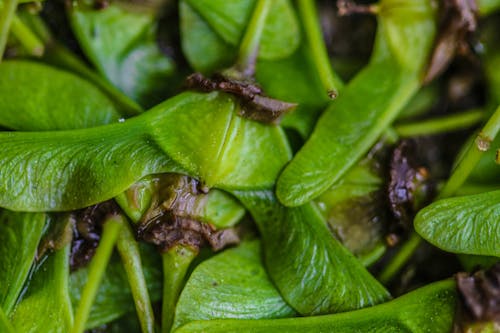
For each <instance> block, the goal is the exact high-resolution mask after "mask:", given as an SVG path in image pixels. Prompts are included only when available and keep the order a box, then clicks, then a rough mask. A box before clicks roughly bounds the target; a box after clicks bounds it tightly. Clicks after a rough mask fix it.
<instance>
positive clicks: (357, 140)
mask: <svg viewBox="0 0 500 333" xmlns="http://www.w3.org/2000/svg"><path fill="white" fill-rule="evenodd" d="M393 2H394V0H384V1H382V2H381V8H382V9H381V13H380V16H379V29H378V32H377V37H376V45H375V50H374V52H373V54H372V58H371V61H370V64H369V65H368V66H367V67H365V68H364V69H363V70H362V71H361V72H360V73H359V74H358V75H357V76H356V77H355V78H354V79H352V80H351V81H350V82H349V84H348V85H347V86H346V87H345V88H344V89H343V90H342V92H341V94H340V96H339V97H338V98H337V99H336V100H335V101H334V102H333V103H331V105H330V106H329V107H328V109H327V110H326V111H325V112H324V113H323V115H322V116H321V117H320V119H319V120H318V123H317V124H316V127H315V129H314V131H313V133H312V134H311V136H310V138H309V140H308V141H307V142H306V143H305V145H304V146H303V147H302V149H301V150H300V151H299V152H298V153H297V155H296V156H295V157H294V159H293V160H292V162H291V163H290V164H289V165H288V166H287V167H286V168H285V170H284V171H283V173H282V174H281V176H280V178H279V179H278V182H277V189H276V192H277V196H278V198H279V200H280V201H281V202H282V203H284V204H285V205H287V206H298V205H301V204H303V203H305V202H308V201H309V200H311V199H313V198H315V197H317V196H318V195H320V194H321V193H322V192H324V191H325V190H326V189H328V188H329V187H330V186H331V185H333V184H334V183H335V182H336V181H338V180H339V179H340V178H341V177H342V176H343V175H344V174H345V173H346V172H347V171H348V170H349V168H350V167H352V166H353V165H354V164H355V163H356V162H357V161H358V160H359V159H360V158H361V157H362V156H363V155H364V154H365V153H366V152H367V151H368V149H369V148H370V147H371V146H372V145H373V144H374V143H375V142H376V140H377V139H378V138H379V137H380V135H381V134H382V133H383V131H384V130H385V128H387V126H389V125H390V123H391V122H392V121H393V120H394V119H395V118H396V116H397V115H398V113H399V112H400V111H401V109H402V108H403V107H404V106H405V105H406V104H407V102H408V100H409V99H410V98H411V97H412V96H413V95H414V94H415V93H416V91H417V90H418V88H419V86H420V84H421V82H420V76H421V74H422V71H423V70H424V66H423V63H422V62H421V60H420V59H419V60H412V58H411V57H416V56H417V55H421V54H424V55H425V54H427V52H429V51H430V48H431V43H432V41H433V36H434V32H435V31H434V30H435V23H434V7H433V5H432V4H431V1H429V0H426V1H416V0H412V1H406V2H404V4H402V3H401V2H399V1H396V2H397V4H396V3H393ZM399 13H401V15H402V16H404V17H405V18H407V19H405V20H399V19H395V18H394V17H396V16H397V15H399ZM412 13H413V14H414V16H412ZM417 35H418V36H417ZM402 40H408V41H412V42H415V43H416V44H415V45H412V46H411V48H409V49H408V50H406V49H405V50H404V51H405V52H407V51H408V52H414V53H409V54H410V55H409V56H408V57H409V58H407V57H406V56H405V55H401V53H400V52H399V50H400V49H397V51H396V46H395V45H396V43H397V42H398V41H402ZM403 45H405V44H403ZM398 47H400V46H398ZM422 52H425V53H422ZM405 54H406V53H405ZM423 58H425V59H426V58H427V57H423Z"/></svg>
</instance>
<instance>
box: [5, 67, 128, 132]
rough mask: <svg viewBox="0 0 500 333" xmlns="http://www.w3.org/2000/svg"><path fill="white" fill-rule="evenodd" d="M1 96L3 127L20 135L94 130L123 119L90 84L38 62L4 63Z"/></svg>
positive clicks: (109, 102) (104, 96)
mask: <svg viewBox="0 0 500 333" xmlns="http://www.w3.org/2000/svg"><path fill="white" fill-rule="evenodd" d="M0 95H1V96H2V98H1V99H0V126H4V127H8V128H11V129H16V130H21V131H37V130H40V131H41V130H59V129H73V128H84V127H93V126H97V125H101V124H107V123H112V122H116V121H118V119H119V118H120V114H119V113H118V112H117V111H116V110H115V107H114V106H113V104H112V102H111V101H110V100H109V99H108V98H107V97H106V95H104V94H103V93H102V92H101V91H99V89H97V88H96V87H94V86H93V85H92V84H90V83H89V82H88V81H85V80H83V79H80V78H79V77H78V76H76V75H73V74H71V73H69V72H65V71H61V70H58V69H56V68H53V67H50V66H47V65H43V64H39V63H35V62H29V61H15V60H14V61H5V62H3V63H2V64H1V65H0Z"/></svg>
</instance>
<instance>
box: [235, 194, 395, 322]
mask: <svg viewBox="0 0 500 333" xmlns="http://www.w3.org/2000/svg"><path fill="white" fill-rule="evenodd" d="M234 194H235V196H236V197H237V198H238V199H240V200H241V202H242V203H243V205H244V206H246V208H247V209H248V210H249V211H250V213H251V214H252V216H253V218H254V219H255V221H256V223H257V225H258V227H259V230H260V233H261V235H262V240H263V245H264V250H265V251H264V257H265V263H266V267H267V270H268V273H269V275H270V277H271V279H272V280H273V282H274V284H275V285H276V287H277V288H278V290H279V291H280V293H281V295H282V296H283V298H284V299H285V300H286V301H287V302H288V304H290V305H291V306H292V307H293V308H295V309H296V310H297V311H298V312H299V313H300V314H302V315H313V314H326V313H334V312H342V311H349V310H355V309H359V308H362V307H366V306H371V305H374V304H377V303H380V302H383V301H385V300H387V299H388V298H389V294H388V292H387V291H386V290H385V289H384V287H383V286H382V285H381V284H380V283H379V282H378V281H377V280H376V279H375V278H374V277H373V276H371V275H370V273H368V271H367V270H366V269H365V268H364V267H363V266H362V264H361V263H360V262H359V261H358V260H357V259H356V257H354V256H353V255H352V254H351V253H350V252H349V251H348V250H347V249H345V248H344V247H343V246H342V245H341V244H340V243H339V242H338V241H337V240H336V239H335V238H334V237H333V236H332V235H331V233H330V231H329V230H328V228H327V226H326V222H325V221H324V220H323V218H322V216H321V215H320V213H319V212H318V211H317V209H316V208H315V207H314V206H313V205H312V204H310V203H308V204H305V205H303V206H300V207H296V208H287V207H285V206H283V205H281V204H280V203H279V202H278V201H277V199H276V197H275V196H274V194H273V193H272V192H271V191H254V192H250V191H246V192H244V191H236V192H234Z"/></svg>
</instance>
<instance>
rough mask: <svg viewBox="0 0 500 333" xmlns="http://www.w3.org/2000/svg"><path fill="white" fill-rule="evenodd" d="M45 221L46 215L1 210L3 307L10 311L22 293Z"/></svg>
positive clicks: (0, 301) (0, 299) (0, 295)
mask: <svg viewBox="0 0 500 333" xmlns="http://www.w3.org/2000/svg"><path fill="white" fill-rule="evenodd" d="M45 222H46V215H45V214H31V213H16V212H10V211H7V210H3V211H1V212H0V258H1V260H0V286H1V287H0V308H2V309H3V310H4V311H5V313H6V314H9V313H10V312H11V311H12V309H13V308H14V305H15V304H16V301H17V299H18V297H19V295H20V294H21V291H22V288H23V286H24V282H25V281H26V279H27V277H28V272H29V270H30V268H31V265H32V263H33V259H34V258H35V254H36V250H37V247H38V242H39V241H40V238H41V237H42V232H43V228H44V226H45Z"/></svg>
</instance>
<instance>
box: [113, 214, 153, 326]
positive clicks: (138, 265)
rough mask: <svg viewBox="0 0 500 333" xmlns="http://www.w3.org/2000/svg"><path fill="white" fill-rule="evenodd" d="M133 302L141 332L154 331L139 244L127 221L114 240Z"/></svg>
mask: <svg viewBox="0 0 500 333" xmlns="http://www.w3.org/2000/svg"><path fill="white" fill-rule="evenodd" d="M116 247H117V249H118V253H119V254H120V257H121V259H122V262H123V266H124V268H125V272H126V273H127V278H128V281H129V285H130V289H131V290H132V296H133V298H134V302H135V309H136V311H137V316H138V317H139V321H140V323H141V329H142V332H143V333H146V332H147V333H154V322H155V320H154V314H153V308H152V307H151V300H150V298H149V292H148V288H147V284H146V279H145V278H144V274H143V268H142V262H141V255H140V252H139V246H138V244H137V242H136V240H135V239H134V235H133V234H132V230H131V229H130V226H129V225H128V223H126V222H125V223H124V226H123V227H122V229H121V231H120V234H119V236H118V239H117V241H116Z"/></svg>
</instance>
